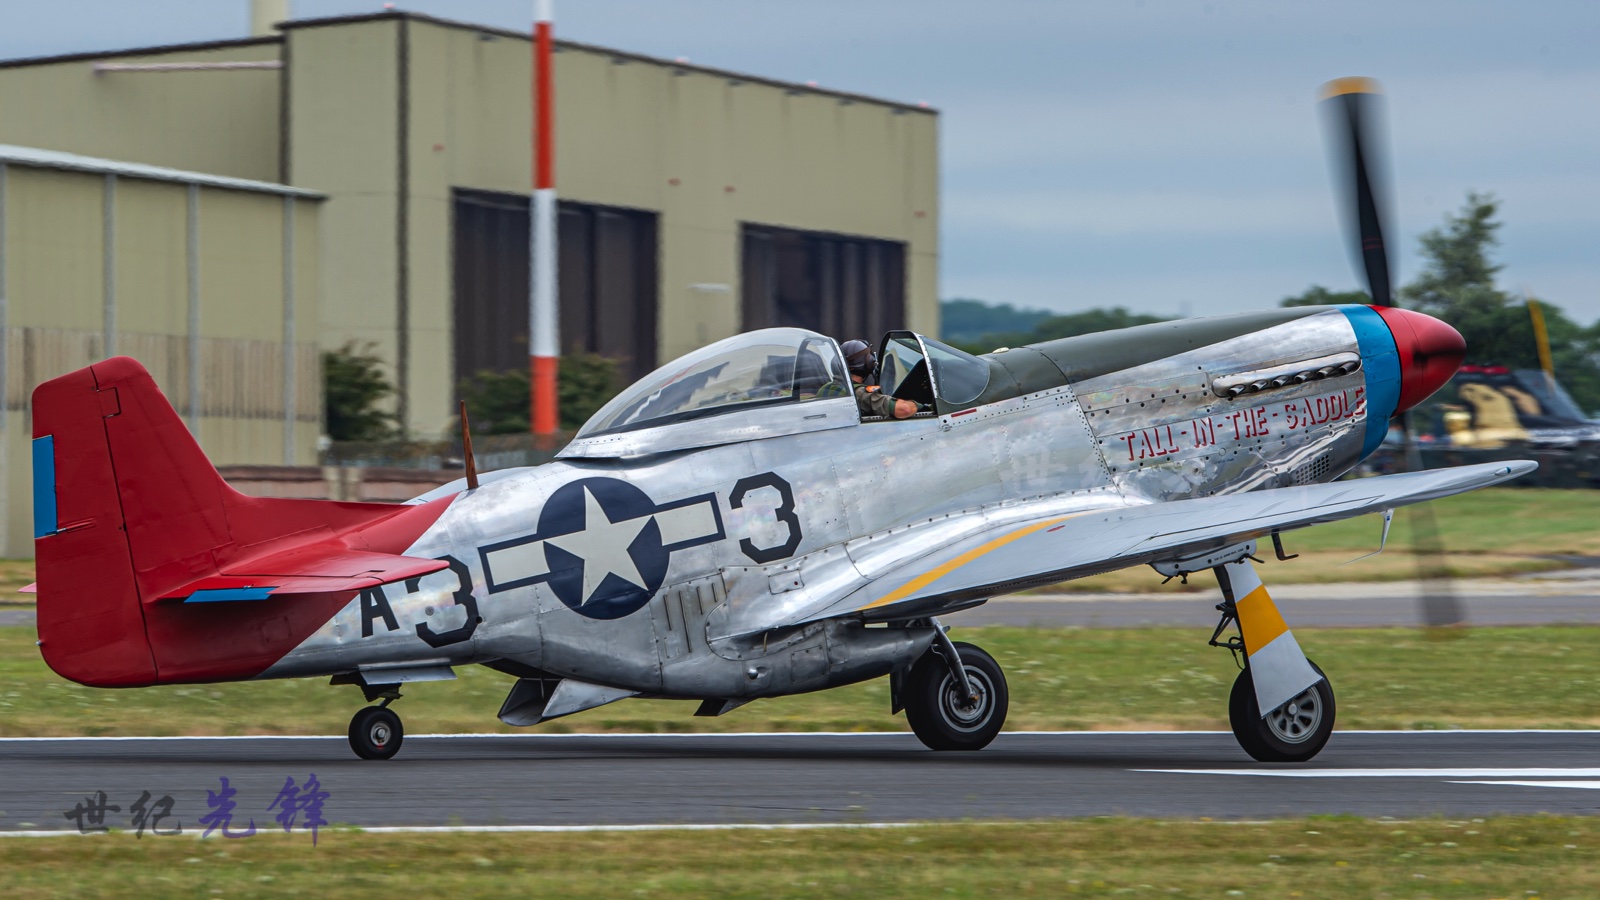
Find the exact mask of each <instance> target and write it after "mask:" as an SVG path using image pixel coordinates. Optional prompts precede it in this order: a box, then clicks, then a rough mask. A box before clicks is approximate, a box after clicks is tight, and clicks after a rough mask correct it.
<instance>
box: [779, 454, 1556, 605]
mask: <svg viewBox="0 0 1600 900" xmlns="http://www.w3.org/2000/svg"><path fill="white" fill-rule="evenodd" d="M1536 468H1538V464H1537V463H1534V462H1530V461H1527V460H1516V461H1511V462H1495V463H1484V464H1480V465H1474V466H1459V467H1456V468H1449V469H1431V470H1428V471H1423V472H1411V473H1407V474H1402V475H1382V476H1378V477H1374V478H1360V479H1354V480H1351V481H1336V482H1332V483H1330V484H1316V485H1306V486H1301V487H1288V488H1275V489H1271V490H1261V491H1251V492H1249V493H1244V494H1228V495H1223V496H1215V497H1201V498H1196V499H1192V500H1175V501H1171V502H1166V503H1149V504H1145V505H1141V506H1131V507H1117V508H1112V509H1097V510H1093V511H1090V512H1075V513H1060V512H1057V513H1055V514H1051V513H1049V512H1042V514H1041V515H1039V516H1037V517H1034V518H1032V519H1023V520H1012V521H1010V522H1007V523H1006V524H1004V525H997V526H995V527H993V528H988V529H984V530H982V531H979V532H977V533H975V534H972V535H970V536H968V537H966V538H964V539H962V540H960V541H957V542H954V543H952V544H950V545H948V546H946V547H943V548H940V549H938V550H935V551H933V552H931V553H928V554H926V555H922V556H920V557H919V558H917V559H915V560H914V561H911V562H908V563H905V564H903V565H900V566H898V567H895V568H892V569H890V570H888V571H886V572H883V573H881V574H880V575H879V576H878V577H876V578H874V579H873V580H872V581H871V582H870V583H868V584H866V585H864V586H862V587H860V588H859V589H857V590H855V591H853V592H851V593H849V594H847V595H845V596H843V597H840V598H838V599H836V600H834V601H833V602H823V603H819V604H816V605H814V606H812V607H811V608H810V609H808V610H805V611H803V612H801V614H800V615H797V616H793V617H791V618H790V620H789V621H788V622H785V623H781V624H794V623H797V622H804V621H812V620H816V619H826V618H831V617H834V616H839V615H845V614H848V613H852V612H862V613H865V614H866V615H867V617H868V618H872V619H895V618H906V617H913V616H921V615H934V614H937V613H938V612H940V611H942V610H948V609H950V608H953V607H957V606H962V605H966V604H967V603H969V602H970V601H972V600H974V599H978V598H985V597H990V596H994V595H996V594H1003V593H1009V592H1011V591H1018V590H1023V589H1026V588H1029V587H1035V586H1038V585H1043V584H1051V583H1054V582H1058V581H1064V580H1066V579H1068V578H1077V577H1082V576H1084V575H1091V574H1095V573H1099V572H1106V571H1111V570H1113V569H1121V568H1126V567H1128V566H1135V565H1142V564H1145V563H1151V562H1156V561H1159V560H1167V559H1176V558H1182V557H1188V556H1192V555H1197V554H1202V553H1206V552H1210V551H1214V550H1220V549H1222V548H1225V547H1229V546H1232V545H1234V544H1239V543H1243V542H1245V541H1249V540H1254V539H1256V538H1260V537H1265V536H1267V535H1270V534H1271V533H1272V532H1274V531H1288V530H1291V529H1295V528H1305V527H1307V526H1309V525H1318V524H1322V523H1325V522H1336V521H1338V520H1340V519H1348V518H1351V517H1354V516H1361V515H1366V514H1368V513H1374V512H1380V511H1382V510H1386V509H1394V508H1395V507H1400V506H1407V505H1409V504H1412V503H1421V502H1423V501H1425V500H1434V499H1437V498H1440V497H1448V496H1450V495H1452V494H1459V493H1463V492H1465V491H1470V490H1476V489H1477V488H1481V487H1488V486H1490V485H1494V484H1499V483H1501V482H1503V481H1508V480H1510V479H1512V478H1516V477H1518V476H1520V475H1524V474H1527V473H1528V472H1531V471H1533V470H1534V469H1536ZM908 537H909V539H911V540H916V537H914V536H908ZM773 627H776V625H774V626H773Z"/></svg>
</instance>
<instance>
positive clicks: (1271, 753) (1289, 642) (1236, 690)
mask: <svg viewBox="0 0 1600 900" xmlns="http://www.w3.org/2000/svg"><path fill="white" fill-rule="evenodd" d="M1213 571H1215V572H1216V573H1217V583H1218V584H1220V585H1221V586H1222V597H1223V601H1222V604H1221V605H1220V606H1219V607H1218V609H1220V610H1221V611H1222V622H1221V623H1220V624H1219V625H1218V626H1217V631H1216V634H1214V635H1212V638H1211V642H1212V643H1213V644H1217V645H1218V646H1225V647H1228V648H1229V649H1231V650H1234V651H1235V652H1236V654H1238V653H1242V654H1243V656H1244V669H1243V671H1241V672H1240V673H1239V677H1238V679H1236V680H1235V681H1234V683H1233V692H1232V694H1231V695H1230V696H1229V698H1228V722H1229V724H1230V725H1232V726H1233V736H1234V737H1235V738H1236V739H1237V740H1238V741H1239V746H1240V747H1242V748H1244V752H1246V753H1248V754H1250V755H1251V756H1252V757H1254V758H1256V759H1258V760H1260V761H1262V762H1305V761H1306V760H1308V759H1310V758H1312V757H1313V756H1316V755H1317V753H1318V752H1320V751H1321V750H1322V748H1323V746H1324V745H1325V744H1327V743H1328V736H1329V735H1331V734H1332V733H1333V717H1334V704H1333V688H1332V686H1331V685H1329V684H1328V679H1327V676H1325V675H1323V674H1322V670H1321V669H1319V668H1317V665H1316V663H1314V662H1312V661H1311V660H1309V659H1306V655H1305V653H1303V652H1301V650H1300V643H1299V642H1298V641H1296V640H1295V639H1294V632H1292V631H1290V630H1289V626H1288V625H1287V624H1285V623H1284V621H1283V616H1282V615H1280V614H1279V612H1278V607H1277V606H1276V605H1275V604H1274V603H1273V602H1272V597H1271V596H1270V595H1269V594H1268V593H1267V588H1266V585H1263V584H1262V583H1261V579H1260V578H1259V577H1258V576H1257V575H1256V570H1255V566H1253V565H1251V563H1250V560H1248V559H1243V560H1240V561H1239V562H1233V563H1228V564H1226V565H1221V566H1217V567H1216V568H1215V569H1214V570H1213ZM1234 621H1237V622H1238V623H1239V634H1238V636H1237V637H1229V639H1228V640H1227V641H1226V642H1225V643H1221V644H1218V641H1217V637H1218V636H1219V635H1221V634H1222V632H1223V631H1224V630H1225V629H1226V628H1227V626H1228V625H1229V624H1230V623H1231V622H1234Z"/></svg>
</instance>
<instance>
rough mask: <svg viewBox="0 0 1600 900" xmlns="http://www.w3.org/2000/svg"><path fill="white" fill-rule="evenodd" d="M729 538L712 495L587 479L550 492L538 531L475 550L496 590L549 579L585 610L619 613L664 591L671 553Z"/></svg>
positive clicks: (563, 597) (564, 598) (602, 615)
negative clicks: (656, 497) (665, 495)
mask: <svg viewBox="0 0 1600 900" xmlns="http://www.w3.org/2000/svg"><path fill="white" fill-rule="evenodd" d="M726 536H727V534H726V532H725V530H724V528H723V524H722V512H721V510H720V509H718V507H717V495H716V494H715V493H710V494H701V495H699V496H695V497H689V498H686V499H683V500H678V501H674V502H672V503H665V504H657V503H656V502H655V501H653V500H651V499H650V497H649V495H647V494H646V493H645V492H644V491H642V490H640V489H639V488H638V487H636V486H634V485H633V484H630V483H628V482H626V481H622V480H620V479H617V478H603V477H600V478H582V479H579V480H577V481H573V482H570V483H568V484H565V485H562V486H561V487H560V488H559V489H557V490H556V492H555V493H553V494H551V495H550V499H549V500H548V501H546V502H545V505H544V508H543V509H542V510H541V511H540V512H539V528H538V530H537V531H535V532H534V533H533V534H530V535H526V536H524V537H519V538H513V539H511V540H509V541H501V542H500V543H496V544H490V545H488V546H486V547H482V548H480V549H479V551H478V553H479V555H480V556H481V558H482V560H483V575H484V580H485V582H486V583H487V586H488V591H489V593H491V594H494V593H499V592H501V591H507V590H511V589H513V588H519V587H524V586H527V585H532V584H547V585H549V587H550V590H551V592H552V593H554V594H555V595H556V597H557V598H558V599H559V600H560V601H561V602H562V603H564V604H566V605H567V606H568V607H569V608H571V609H572V610H574V611H575V612H577V613H579V614H580V615H583V616H587V617H588V618H592V619H620V618H622V617H623V616H626V615H629V614H630V613H633V612H636V611H637V610H638V609H640V608H641V607H643V606H644V605H645V604H646V603H648V602H649V601H650V598H651V597H652V596H654V595H655V592H656V591H657V590H659V589H660V587H661V584H662V582H663V581H664V580H665V579H666V575H667V564H668V562H669V561H670V559H671V556H672V553H673V551H675V550H686V549H688V548H690V547H697V546H700V545H701V544H709V543H713V542H716V541H720V540H722V539H723V538H724V537H726Z"/></svg>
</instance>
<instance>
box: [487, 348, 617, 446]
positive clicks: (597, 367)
mask: <svg viewBox="0 0 1600 900" xmlns="http://www.w3.org/2000/svg"><path fill="white" fill-rule="evenodd" d="M457 389H458V390H459V392H460V395H461V399H463V400H465V401H467V413H468V416H469V418H471V420H472V430H473V431H476V432H478V433H480V434H526V433H527V431H528V428H529V423H528V413H529V395H530V393H531V392H530V389H529V380H528V373H527V371H525V370H522V369H517V370H513V371H509V372H493V371H489V370H487V369H486V370H484V371H481V372H478V373H477V374H475V375H473V376H472V377H471V378H468V379H465V380H464V381H462V382H461V384H460V385H458V388H457ZM556 390H557V392H558V398H559V401H560V404H561V422H560V427H561V430H562V431H577V430H578V429H579V428H581V427H582V426H583V423H584V422H587V421H589V417H590V416H592V415H594V414H595V411H597V410H598V409H600V407H602V406H604V405H605V404H606V401H608V400H610V399H611V398H612V397H614V396H616V393H617V364H616V363H615V362H613V361H612V360H609V359H606V358H605V357H603V356H596V355H594V354H592V353H573V354H569V355H567V356H563V357H561V375H560V378H559V379H558V381H557V388H556Z"/></svg>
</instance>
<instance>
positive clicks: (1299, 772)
mask: <svg viewBox="0 0 1600 900" xmlns="http://www.w3.org/2000/svg"><path fill="white" fill-rule="evenodd" d="M1133 771H1135V772H1156V773H1163V774H1170V775H1255V776H1263V777H1267V778H1444V779H1452V780H1453V779H1464V778H1595V777H1600V768H1568V769H1555V768H1522V769H1460V768H1452V769H1423V768H1411V769H1134V770H1133ZM1461 783H1463V784H1470V783H1472V782H1465V781H1463V782H1461ZM1490 783H1491V784H1508V783H1509V782H1505V781H1495V782H1490Z"/></svg>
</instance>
